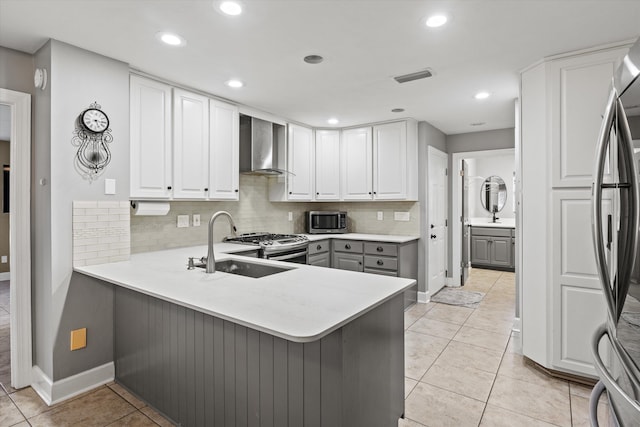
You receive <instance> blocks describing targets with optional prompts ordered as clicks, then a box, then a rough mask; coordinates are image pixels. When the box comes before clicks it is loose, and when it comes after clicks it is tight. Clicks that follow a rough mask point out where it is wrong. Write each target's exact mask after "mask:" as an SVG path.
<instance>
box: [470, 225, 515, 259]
mask: <svg viewBox="0 0 640 427" xmlns="http://www.w3.org/2000/svg"><path fill="white" fill-rule="evenodd" d="M514 242H515V234H514V229H513V228H493V227H471V266H472V267H481V268H489V269H497V270H514V269H515V268H514V267H515V265H514V260H515V255H514V249H515V244H514Z"/></svg>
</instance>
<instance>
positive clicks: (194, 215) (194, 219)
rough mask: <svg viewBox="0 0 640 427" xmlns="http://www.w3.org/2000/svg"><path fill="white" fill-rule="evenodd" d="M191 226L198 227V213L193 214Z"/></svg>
mask: <svg viewBox="0 0 640 427" xmlns="http://www.w3.org/2000/svg"><path fill="white" fill-rule="evenodd" d="M193 226H194V227H200V214H193Z"/></svg>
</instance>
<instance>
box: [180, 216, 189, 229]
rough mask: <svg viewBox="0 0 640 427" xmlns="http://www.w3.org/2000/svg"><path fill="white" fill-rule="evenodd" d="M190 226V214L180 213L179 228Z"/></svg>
mask: <svg viewBox="0 0 640 427" xmlns="http://www.w3.org/2000/svg"><path fill="white" fill-rule="evenodd" d="M188 226H189V215H178V228H186V227H188Z"/></svg>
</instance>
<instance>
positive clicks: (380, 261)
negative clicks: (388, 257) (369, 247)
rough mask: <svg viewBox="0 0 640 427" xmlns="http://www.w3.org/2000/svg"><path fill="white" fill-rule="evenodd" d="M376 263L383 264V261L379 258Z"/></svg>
mask: <svg viewBox="0 0 640 427" xmlns="http://www.w3.org/2000/svg"><path fill="white" fill-rule="evenodd" d="M376 264H378V265H384V262H383V261H382V260H381V259H379V260H378V262H376Z"/></svg>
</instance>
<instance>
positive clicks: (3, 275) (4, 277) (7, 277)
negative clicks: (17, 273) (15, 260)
mask: <svg viewBox="0 0 640 427" xmlns="http://www.w3.org/2000/svg"><path fill="white" fill-rule="evenodd" d="M0 280H11V272H10V271H5V272H4V273H0Z"/></svg>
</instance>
